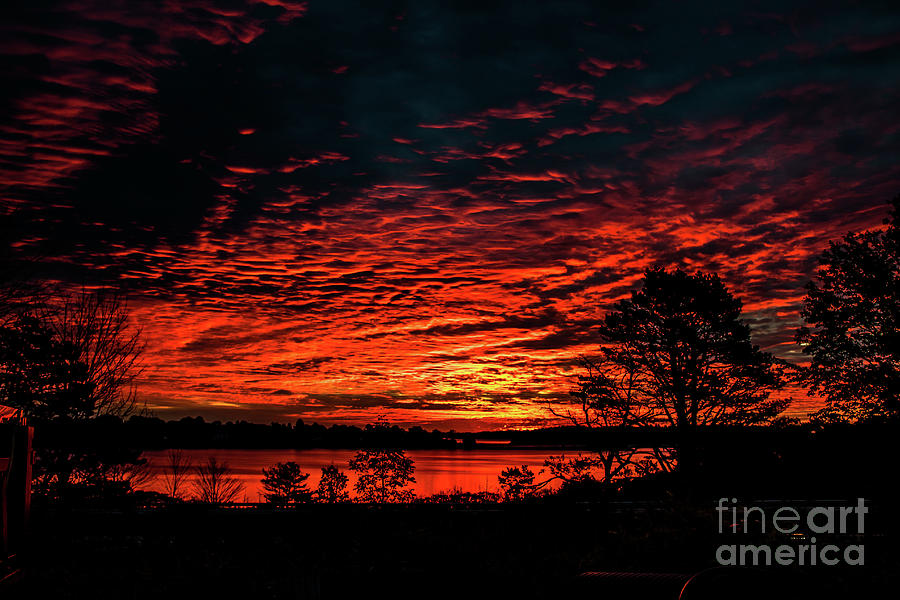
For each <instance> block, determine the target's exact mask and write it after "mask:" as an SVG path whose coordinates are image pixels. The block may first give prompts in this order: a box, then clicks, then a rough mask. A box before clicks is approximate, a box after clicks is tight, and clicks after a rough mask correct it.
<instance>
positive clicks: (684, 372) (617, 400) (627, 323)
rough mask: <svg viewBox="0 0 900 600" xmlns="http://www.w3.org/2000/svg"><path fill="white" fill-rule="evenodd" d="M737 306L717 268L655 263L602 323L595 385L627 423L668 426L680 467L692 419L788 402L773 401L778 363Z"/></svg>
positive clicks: (780, 381)
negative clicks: (692, 270)
mask: <svg viewBox="0 0 900 600" xmlns="http://www.w3.org/2000/svg"><path fill="white" fill-rule="evenodd" d="M741 307H742V305H741V301H740V300H738V299H737V298H735V297H734V296H732V295H731V293H730V292H729V291H728V289H727V288H726V287H725V285H724V284H723V283H722V281H721V280H720V279H719V277H718V276H716V275H714V274H707V273H702V272H698V273H696V274H693V275H690V274H687V273H685V272H683V271H681V270H675V271H666V270H664V269H660V268H656V269H651V270H649V271H647V273H646V275H645V277H644V281H643V285H642V287H641V289H639V290H636V291H634V292H632V294H631V297H630V298H629V299H626V300H621V301H619V302H618V303H616V304H615V305H614V306H613V308H612V310H611V311H610V312H609V313H607V315H606V316H605V318H604V320H603V322H602V323H601V325H600V327H599V333H600V336H601V338H602V340H603V342H604V346H603V348H602V364H603V365H604V366H605V367H606V368H605V369H604V371H603V372H602V373H601V374H600V375H599V376H597V377H595V378H594V381H595V382H596V389H595V391H594V392H593V393H594V394H595V395H596V397H597V398H599V399H600V400H601V401H602V402H609V403H613V404H614V405H615V404H618V405H624V407H623V408H621V409H620V410H623V411H627V412H628V415H629V417H628V419H627V421H628V422H632V423H639V424H644V425H655V426H668V427H671V428H673V429H674V430H675V431H676V432H677V433H678V434H679V436H678V437H679V442H678V444H679V447H678V462H679V464H680V468H690V467H692V466H693V463H694V461H695V457H694V455H693V452H692V446H693V443H694V442H693V438H694V432H695V431H696V429H697V428H698V427H701V426H705V425H736V424H738V425H750V424H757V423H764V422H766V421H769V420H771V419H772V418H774V417H775V416H776V415H778V413H780V412H781V411H783V410H784V409H785V408H786V407H787V404H788V403H789V400H783V399H779V400H774V399H770V395H771V393H772V391H774V390H777V389H779V388H781V387H782V386H783V385H784V364H783V363H781V362H780V361H777V360H776V359H775V358H774V357H773V356H772V355H771V354H769V353H766V352H762V351H761V350H760V349H759V348H758V347H757V346H754V345H753V343H752V342H751V339H750V328H749V327H748V326H747V325H746V324H745V323H744V322H743V321H742V320H741ZM607 369H611V373H612V374H611V375H610V374H609V371H607ZM623 381H624V384H623V383H622V382H623ZM623 390H625V391H627V394H625V395H623Z"/></svg>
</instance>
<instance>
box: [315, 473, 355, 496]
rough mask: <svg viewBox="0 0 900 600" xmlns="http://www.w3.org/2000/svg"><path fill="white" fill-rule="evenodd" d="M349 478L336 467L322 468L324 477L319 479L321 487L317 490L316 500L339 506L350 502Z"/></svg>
mask: <svg viewBox="0 0 900 600" xmlns="http://www.w3.org/2000/svg"><path fill="white" fill-rule="evenodd" d="M347 481H348V478H347V476H346V475H345V474H344V473H343V472H341V471H339V470H338V468H337V467H336V466H334V465H327V466H324V467H322V477H320V478H319V486H318V487H317V488H316V499H317V500H318V501H319V502H327V503H329V504H337V503H339V502H347V501H349V500H350V494H348V493H347Z"/></svg>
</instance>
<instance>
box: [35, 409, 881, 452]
mask: <svg viewBox="0 0 900 600" xmlns="http://www.w3.org/2000/svg"><path fill="white" fill-rule="evenodd" d="M885 429H890V432H887V431H885ZM897 432H898V431H897V427H896V426H891V425H886V424H877V423H872V424H868V425H867V424H857V425H853V426H851V425H849V424H834V425H829V426H827V427H824V428H823V427H821V426H818V427H817V426H813V425H811V424H802V425H791V426H788V427H772V426H757V427H705V428H701V429H700V430H698V431H696V432H694V434H693V435H695V436H696V437H695V438H694V440H695V443H696V444H697V445H698V446H701V447H711V448H739V447H757V448H758V447H768V448H776V447H783V446H785V445H787V446H796V445H805V444H808V443H810V442H812V441H813V440H816V439H818V440H819V441H820V442H821V441H825V440H826V439H827V440H828V441H829V443H830V444H841V445H845V446H846V447H848V449H849V448H852V446H853V445H854V444H857V443H860V442H862V441H865V440H866V439H867V438H869V437H871V436H873V435H874V436H878V435H888V436H889V438H891V439H892V436H893V435H894V434H895V433H897ZM677 443H678V432H677V431H676V430H674V429H672V428H667V427H666V428H663V427H642V428H622V427H608V428H602V427H600V428H584V427H548V428H542V429H533V430H505V431H481V432H475V433H473V432H468V433H459V432H456V431H452V430H451V431H448V432H442V431H439V430H437V429H433V430H431V431H428V430H426V429H424V428H422V427H418V426H413V427H410V428H408V429H404V428H402V427H398V426H396V425H393V426H385V425H382V426H376V425H372V424H370V425H366V426H364V427H357V426H355V425H331V426H325V425H320V424H318V423H311V424H307V423H304V422H303V420H302V419H298V420H297V421H296V422H295V423H293V424H291V423H270V424H261V423H250V422H247V421H236V422H232V421H228V422H224V423H223V422H221V421H206V420H204V419H203V417H184V418H182V419H179V420H173V421H164V420H163V419H160V418H156V417H141V416H132V417H130V418H129V419H127V420H122V419H120V418H118V417H115V416H101V417H97V418H95V419H86V420H80V421H70V422H60V421H55V422H47V423H42V424H41V427H39V428H37V430H36V438H35V445H36V446H37V447H69V448H78V447H96V446H98V445H100V446H105V447H120V448H133V449H142V450H161V449H166V448H233V449H254V448H260V449H261V448H349V449H357V448H376V447H383V448H403V449H408V450H415V449H451V448H457V449H458V448H463V449H470V448H476V447H478V448H495V449H497V450H502V449H503V448H512V447H518V448H521V447H528V446H541V447H548V448H554V449H559V450H562V451H565V450H591V449H601V448H628V447H632V448H634V447H665V446H674V445H676V444H677Z"/></svg>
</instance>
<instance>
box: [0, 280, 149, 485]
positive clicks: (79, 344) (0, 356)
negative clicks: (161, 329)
mask: <svg viewBox="0 0 900 600" xmlns="http://www.w3.org/2000/svg"><path fill="white" fill-rule="evenodd" d="M11 295H13V296H14V295H15V294H11ZM139 336H140V332H139V331H138V330H137V329H135V328H133V327H132V326H131V325H130V322H129V318H128V311H127V307H126V305H125V302H124V301H123V300H122V299H121V298H120V297H118V296H115V295H105V294H101V293H93V292H87V291H83V292H82V293H80V294H75V295H70V294H63V295H61V296H58V297H54V296H53V295H52V294H51V293H50V292H49V291H47V290H46V289H44V290H41V291H40V293H39V294H35V296H33V297H32V298H31V299H21V298H20V300H19V301H17V302H16V303H15V305H14V307H13V308H12V309H7V310H5V311H4V313H3V318H2V319H0V403H2V404H6V405H8V406H12V407H14V408H17V409H20V410H21V411H22V412H23V413H24V414H25V415H26V416H27V417H30V418H31V420H32V422H33V423H34V424H35V425H37V431H38V436H41V435H42V433H41V432H42V431H43V428H42V424H49V423H60V422H72V421H88V420H90V421H93V420H96V419H98V418H102V417H105V416H110V415H113V416H125V415H127V414H130V413H131V412H133V411H134V410H135V393H134V390H135V388H134V381H135V378H136V377H137V376H138V374H139V373H140V356H141V352H142V350H143V347H142V345H141V343H140V340H139ZM44 442H48V443H44V444H42V445H39V446H38V447H37V449H36V461H35V476H36V477H37V478H38V481H37V482H36V484H37V485H36V489H37V490H38V491H41V490H43V491H45V492H47V493H48V494H50V495H52V496H56V497H61V496H63V495H69V493H68V491H66V489H67V488H69V487H70V486H73V485H75V486H88V485H98V484H97V482H99V480H100V478H102V477H104V476H107V475H108V476H109V477H112V478H113V479H112V480H110V484H111V485H110V486H106V487H107V488H109V489H113V488H116V487H117V486H116V485H112V484H116V483H118V484H122V483H130V482H131V480H132V478H127V480H123V479H122V478H121V477H119V476H118V475H116V473H117V472H118V471H128V470H134V469H136V468H137V467H138V466H139V459H138V455H139V453H138V452H128V451H125V450H124V449H121V448H120V449H114V448H88V447H81V448H61V447H51V446H52V445H53V440H49V441H48V440H47V439H46V438H44ZM114 460H119V461H122V462H118V463H116V462H113V461H114ZM118 487H120V488H123V489H126V491H127V490H128V489H130V487H131V486H130V485H128V486H122V485H118Z"/></svg>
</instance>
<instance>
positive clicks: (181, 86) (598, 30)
mask: <svg viewBox="0 0 900 600" xmlns="http://www.w3.org/2000/svg"><path fill="white" fill-rule="evenodd" d="M769 4H771V6H769V7H764V6H759V7H756V8H755V9H754V10H752V11H751V10H744V9H737V8H734V9H731V8H722V7H717V10H716V11H714V12H711V11H708V10H706V9H705V8H702V7H699V6H696V7H693V8H689V7H685V6H682V5H681V4H680V3H677V4H676V3H672V4H670V3H663V4H661V5H659V6H654V7H653V8H652V10H651V9H650V8H648V9H647V10H646V12H644V11H641V10H637V9H635V10H621V11H615V12H613V11H610V9H606V8H602V7H601V5H600V4H599V3H598V4H597V5H596V6H594V3H589V2H586V3H584V4H583V5H581V6H578V5H568V4H567V5H559V6H558V7H555V6H554V5H550V4H548V5H544V4H543V3H536V4H534V5H528V6H525V5H523V6H518V5H517V4H511V5H509V7H507V8H504V9H497V10H492V9H487V8H484V9H481V8H477V7H475V5H473V7H472V8H471V9H469V10H461V9H458V8H457V9H453V10H452V11H451V10H450V9H449V8H448V9H446V10H445V9H443V8H441V7H440V6H439V5H431V4H426V3H416V2H413V3H409V5H407V6H406V7H405V8H404V9H403V10H396V11H374V9H372V11H371V12H367V10H369V9H364V8H361V7H356V8H355V9H354V12H349V11H347V9H346V7H341V6H340V3H332V2H309V3H306V2H292V1H289V0H282V1H276V0H265V1H264V2H262V3H252V2H249V3H247V4H245V5H242V4H241V3H240V2H236V3H229V5H228V6H229V8H228V9H227V10H224V9H222V8H217V7H216V6H215V5H214V4H212V3H208V2H207V1H206V0H184V1H179V2H176V1H167V2H163V3H161V4H159V3H155V2H151V3H132V2H125V1H120V2H119V1H114V2H109V1H104V2H100V1H97V2H94V1H91V0H73V1H71V2H61V3H58V5H57V7H56V8H55V9H54V10H55V12H52V13H51V16H52V15H55V17H56V19H54V18H48V16H47V15H48V13H47V11H46V9H42V10H41V11H37V10H36V12H34V14H30V13H29V12H28V11H29V9H27V8H23V7H17V8H16V9H15V11H19V12H21V14H18V15H17V19H15V20H11V21H10V23H15V25H0V32H2V35H0V54H2V59H3V60H4V61H5V62H7V63H9V64H15V65H16V68H8V69H4V70H3V77H4V79H3V80H2V81H0V87H2V88H3V89H4V90H6V91H5V92H4V93H3V96H2V102H3V108H4V110H3V111H2V113H0V202H2V205H0V222H2V225H0V229H2V231H3V233H4V236H5V239H4V245H3V252H6V253H8V254H9V255H10V256H11V257H12V258H13V259H14V260H15V261H18V262H17V264H18V265H19V266H20V267H21V269H22V270H23V271H29V272H31V273H33V275H34V276H35V277H38V278H43V279H49V280H53V281H59V282H62V283H64V284H66V285H72V286H80V285H82V284H86V285H89V286H114V287H116V288H122V289H124V290H125V291H126V292H127V294H128V297H129V301H130V308H131V313H132V316H133V318H134V322H135V324H136V325H137V326H139V327H141V328H142V330H143V332H144V336H145V341H146V343H147V350H146V354H145V358H144V364H145V370H144V373H143V375H142V377H141V388H140V393H141V397H142V398H143V399H144V400H145V401H146V402H147V406H148V408H150V409H151V410H152V411H153V412H154V413H155V414H156V415H157V416H160V417H162V418H166V419H168V418H180V417H182V416H185V415H198V414H199V415H203V416H205V417H207V418H211V419H212V418H215V419H222V420H226V419H231V420H233V419H246V420H250V421H260V422H268V421H273V420H274V421H293V420H295V419H297V418H302V419H304V420H305V421H308V422H312V421H318V422H320V423H334V422H352V423H365V422H369V421H371V420H373V418H374V417H375V416H376V415H387V417H388V418H389V420H390V421H392V422H396V423H398V424H420V425H422V426H425V427H429V428H430V427H439V428H442V429H450V428H455V429H457V430H482V429H492V428H497V429H499V428H504V427H528V426H536V425H539V424H544V423H545V422H546V420H547V417H548V416H549V414H548V412H547V411H546V402H547V401H548V400H551V399H553V398H557V397H561V396H564V395H565V393H566V392H567V391H568V390H569V388H570V387H571V382H572V378H573V376H574V375H575V374H576V367H575V365H574V363H573V359H574V358H575V357H577V356H578V355H579V354H590V353H591V352H593V351H595V350H596V348H597V343H598V339H597V336H596V332H595V330H596V328H595V325H596V323H597V320H598V319H599V318H601V317H602V315H603V314H604V311H605V309H606V308H607V307H609V306H610V304H611V303H612V302H613V301H615V300H617V299H621V298H623V297H625V296H626V295H628V294H629V293H630V291H631V290H632V289H634V287H635V286H636V285H637V284H638V282H639V281H640V279H641V277H642V275H643V272H644V270H645V269H647V268H649V267H651V266H653V265H662V266H666V267H674V266H678V267H681V268H684V269H686V270H688V271H694V270H700V269H702V270H707V271H715V272H718V273H719V274H720V275H721V277H722V278H723V280H724V281H725V282H726V284H727V285H728V286H729V288H730V289H731V290H732V291H733V292H734V293H735V295H737V296H738V297H740V298H741V299H742V301H743V302H744V312H745V317H746V319H747V320H748V322H749V323H750V324H751V325H752V327H753V331H754V341H755V343H757V344H759V345H760V346H761V347H763V348H764V349H766V350H768V351H770V352H773V353H775V354H776V355H778V356H779V357H782V358H786V359H788V360H792V361H795V362H796V361H800V360H801V356H800V348H799V347H798V346H797V345H796V344H795V343H794V342H793V336H794V332H795V331H796V329H797V327H798V326H799V319H800V317H799V307H800V302H801V300H802V298H803V296H804V294H805V291H804V287H803V286H804V284H805V283H806V282H807V281H808V280H809V279H810V277H811V276H812V275H813V273H814V270H815V265H816V256H817V255H818V254H819V253H820V252H821V251H822V250H823V249H825V248H826V247H827V245H828V242H829V241H831V240H835V239H837V238H839V237H840V236H842V235H844V234H845V233H846V232H848V231H850V230H859V229H865V228H873V227H878V226H880V224H881V223H882V220H883V219H884V218H885V217H886V215H887V212H888V205H887V202H888V200H889V199H890V198H891V197H893V196H894V195H896V193H897V192H898V190H897V189H896V182H897V181H898V175H900V160H898V158H900V120H898V119H897V106H900V69H897V68H896V65H897V60H898V58H900V36H897V35H896V33H895V32H896V31H897V30H898V29H900V16H898V14H897V11H896V10H894V11H888V10H887V9H884V11H885V12H884V14H882V13H881V12H879V9H876V8H863V7H859V8H852V9H851V8H842V9H838V8H826V7H821V6H818V5H816V4H812V5H809V6H807V7H805V8H797V7H792V8H791V9H790V10H789V11H788V10H787V9H783V8H781V7H782V5H783V3H778V2H772V3H769ZM55 23H60V24H58V25H57V24H55ZM790 393H791V394H792V395H793V397H794V398H795V401H794V404H793V405H792V407H791V409H790V410H789V413H790V414H792V415H796V416H803V415H805V414H807V413H808V412H809V411H810V410H813V409H815V408H817V407H818V406H819V400H817V399H815V398H809V397H807V396H806V394H805V392H804V391H802V390H792V391H791V392H790Z"/></svg>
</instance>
